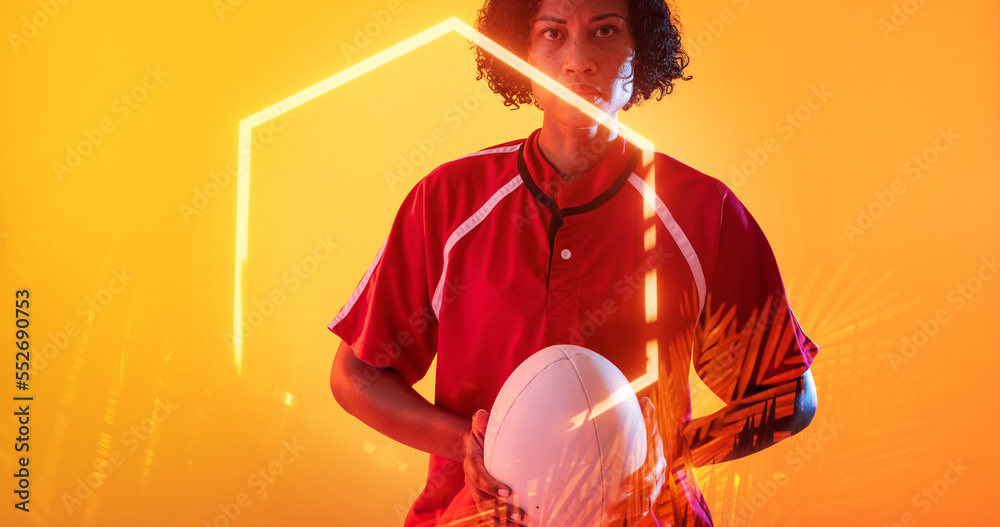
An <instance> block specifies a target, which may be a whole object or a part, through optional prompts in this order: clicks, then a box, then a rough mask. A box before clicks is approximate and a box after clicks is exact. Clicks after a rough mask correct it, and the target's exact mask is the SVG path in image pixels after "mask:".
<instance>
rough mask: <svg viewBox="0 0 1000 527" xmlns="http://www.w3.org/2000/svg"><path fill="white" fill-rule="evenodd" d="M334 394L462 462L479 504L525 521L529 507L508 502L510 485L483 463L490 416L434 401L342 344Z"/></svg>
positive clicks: (372, 420)
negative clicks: (464, 412)
mask: <svg viewBox="0 0 1000 527" xmlns="http://www.w3.org/2000/svg"><path fill="white" fill-rule="evenodd" d="M330 389H331V391H333V397H334V399H336V400H337V403H339V404H340V405H341V406H342V407H343V408H344V409H345V410H347V413H349V414H351V415H353V416H354V417H357V418H358V419H360V420H361V421H362V422H364V423H365V424H367V425H368V426H370V427H372V428H374V429H375V430H378V431H379V432H381V433H383V434H385V435H387V436H389V437H391V438H392V439H395V440H396V441H399V442H400V443H403V444H405V445H408V446H411V447H413V448H416V449H418V450H422V451H424V452H428V453H430V454H434V455H436V456H440V457H444V458H447V459H451V460H454V461H457V462H459V463H462V466H463V470H464V472H465V475H466V476H465V477H466V486H468V487H469V488H470V490H471V491H472V492H473V497H474V499H475V501H476V504H477V508H478V509H479V510H480V511H481V512H483V513H488V515H489V516H490V517H499V516H500V515H507V514H509V515H510V516H511V518H510V519H508V520H507V521H508V524H509V525H516V524H514V523H513V522H512V521H511V520H519V519H520V518H522V517H523V516H524V511H522V510H521V509H518V508H516V507H510V506H507V505H506V504H503V503H502V497H501V494H502V493H503V492H506V493H507V495H509V494H510V488H509V487H507V486H506V485H504V484H502V483H500V482H498V481H496V480H495V479H493V477H492V476H490V475H489V473H488V472H486V467H485V466H484V465H483V448H482V447H483V440H482V437H483V434H484V433H485V430H486V422H487V418H488V416H489V414H487V413H486V412H485V411H483V410H480V411H479V412H477V414H476V416H474V420H469V419H465V418H463V417H460V416H459V415H457V414H454V413H452V412H449V411H448V410H445V409H443V408H440V407H438V406H436V405H433V404H431V403H430V402H429V401H428V400H427V399H424V398H423V396H421V395H420V394H419V393H417V391H416V390H414V389H413V387H412V386H410V385H409V384H407V383H406V381H404V380H403V378H402V377H401V376H400V375H399V374H398V373H396V371H395V370H393V369H392V368H375V367H374V366H371V365H369V364H367V363H365V362H364V361H362V360H361V359H359V358H358V357H357V356H356V355H355V354H354V350H352V349H351V347H350V346H348V345H347V344H345V343H343V342H341V343H340V347H339V348H338V349H337V355H336V357H335V358H334V359H333V368H332V370H331V371H330Z"/></svg>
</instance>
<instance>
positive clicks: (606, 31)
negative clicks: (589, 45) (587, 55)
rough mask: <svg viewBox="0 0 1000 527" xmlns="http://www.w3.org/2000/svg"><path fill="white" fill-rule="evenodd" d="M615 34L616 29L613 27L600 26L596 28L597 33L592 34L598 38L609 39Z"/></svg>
mask: <svg viewBox="0 0 1000 527" xmlns="http://www.w3.org/2000/svg"><path fill="white" fill-rule="evenodd" d="M617 33H618V28H617V27H615V26H601V27H599V28H597V31H596V32H594V35H596V36H598V37H610V36H612V35H615V34H617Z"/></svg>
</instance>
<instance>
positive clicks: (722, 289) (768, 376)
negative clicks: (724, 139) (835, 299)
mask: <svg viewBox="0 0 1000 527" xmlns="http://www.w3.org/2000/svg"><path fill="white" fill-rule="evenodd" d="M716 255H717V259H716V262H715V266H714V270H713V271H712V276H711V278H710V282H709V284H708V287H707V293H706V300H705V307H704V310H703V311H702V314H701V318H700V320H699V324H698V341H697V342H696V345H695V349H694V353H693V360H694V367H695V371H697V373H698V375H699V376H700V377H701V378H702V380H704V381H705V384H706V385H707V386H708V387H709V388H711V389H712V391H713V392H715V394H716V395H718V396H719V397H720V398H722V399H723V400H724V401H725V402H727V403H728V402H731V401H733V400H736V399H740V398H742V397H745V396H749V395H753V394H754V393H758V392H761V391H764V390H767V389H769V388H772V387H775V386H779V385H781V384H785V383H787V382H789V381H791V380H793V379H795V378H797V377H800V376H802V374H804V373H805V372H806V370H808V369H809V366H810V364H811V363H812V361H813V359H814V358H815V356H816V353H817V351H818V348H817V346H816V344H815V343H813V341H812V340H810V339H809V337H808V336H807V335H806V334H805V332H804V331H803V329H802V327H801V326H800V325H799V322H798V320H796V318H795V315H794V314H793V313H792V310H791V308H790V307H789V305H788V298H787V296H786V294H785V286H784V283H783V282H782V279H781V274H780V272H779V271H778V264H777V262H776V261H775V257H774V253H773V252H772V250H771V246H770V244H769V243H768V242H767V239H766V238H765V236H764V233H763V231H761V228H760V226H759V225H758V224H757V222H756V221H755V220H754V218H753V216H751V215H750V212H749V211H748V210H747V209H746V207H744V205H743V204H742V203H741V202H740V201H739V200H738V199H737V198H736V196H735V194H733V193H732V191H729V190H728V189H727V191H726V192H725V193H724V195H723V200H722V213H721V219H720V226H719V237H718V249H717V252H716Z"/></svg>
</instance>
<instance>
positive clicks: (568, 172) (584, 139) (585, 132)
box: [538, 114, 618, 183]
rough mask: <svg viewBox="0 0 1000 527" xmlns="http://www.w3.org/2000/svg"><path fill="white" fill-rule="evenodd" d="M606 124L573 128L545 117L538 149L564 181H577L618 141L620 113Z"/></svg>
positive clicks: (539, 136)
mask: <svg viewBox="0 0 1000 527" xmlns="http://www.w3.org/2000/svg"><path fill="white" fill-rule="evenodd" d="M605 124H606V125H607V126H605V125H597V124H595V125H594V126H587V127H583V128H571V127H568V126H566V125H564V124H561V123H559V122H557V121H556V120H555V119H553V118H550V117H549V116H548V114H546V115H545V116H544V117H543V120H542V130H541V131H540V132H539V133H538V148H539V149H540V150H541V151H542V155H544V156H545V159H546V160H547V161H548V162H549V164H551V165H552V166H553V167H554V168H555V169H556V170H557V171H558V172H559V175H560V176H561V177H562V178H563V180H564V181H566V182H567V183H569V182H572V181H575V180H577V179H579V178H580V177H581V176H583V175H584V174H586V173H587V172H590V170H591V169H592V168H594V167H595V166H597V163H598V162H600V160H601V159H603V158H604V155H605V154H607V153H608V150H609V149H610V148H611V143H612V142H614V140H615V139H617V138H618V116H617V114H616V115H614V116H613V117H612V118H611V119H609V120H608V121H605Z"/></svg>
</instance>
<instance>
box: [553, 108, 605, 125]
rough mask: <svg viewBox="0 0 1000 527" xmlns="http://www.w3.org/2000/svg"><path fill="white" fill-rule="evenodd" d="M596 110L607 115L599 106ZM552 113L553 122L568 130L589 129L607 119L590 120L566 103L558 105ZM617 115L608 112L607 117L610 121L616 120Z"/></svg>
mask: <svg viewBox="0 0 1000 527" xmlns="http://www.w3.org/2000/svg"><path fill="white" fill-rule="evenodd" d="M598 108H600V109H601V110H603V111H604V112H605V113H609V112H608V110H607V109H606V108H601V107H600V106H598ZM552 112H553V114H554V115H553V117H555V120H556V121H558V122H559V124H562V125H563V126H567V127H569V128H590V127H593V126H597V125H599V124H601V123H603V122H604V121H606V120H607V118H602V119H600V120H595V119H592V118H591V117H590V116H588V115H587V114H585V113H583V112H581V111H580V110H577V109H576V108H575V107H573V106H571V105H569V104H568V103H561V104H558V105H557V107H556V108H554V109H553V110H552ZM617 113H618V111H617V110H615V111H614V112H610V113H609V115H610V116H611V119H616V115H617Z"/></svg>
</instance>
